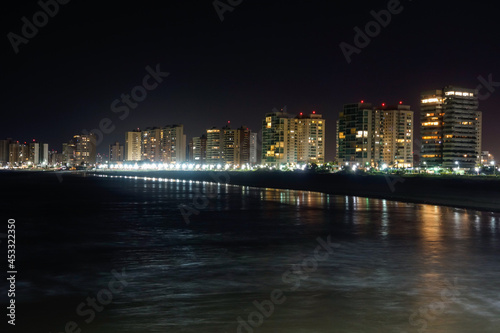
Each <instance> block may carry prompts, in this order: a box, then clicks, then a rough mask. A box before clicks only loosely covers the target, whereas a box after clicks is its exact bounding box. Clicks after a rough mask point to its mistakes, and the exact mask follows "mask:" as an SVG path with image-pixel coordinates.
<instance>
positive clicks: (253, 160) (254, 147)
mask: <svg viewBox="0 0 500 333" xmlns="http://www.w3.org/2000/svg"><path fill="white" fill-rule="evenodd" d="M257 157H258V133H250V164H252V165H254V164H257V163H259V162H260V161H259V160H257Z"/></svg>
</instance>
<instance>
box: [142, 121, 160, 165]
mask: <svg viewBox="0 0 500 333" xmlns="http://www.w3.org/2000/svg"><path fill="white" fill-rule="evenodd" d="M161 133H162V130H161V128H158V127H148V128H146V129H145V130H143V131H142V132H141V151H142V160H144V161H149V162H161V161H162V153H161V136H162V134H161Z"/></svg>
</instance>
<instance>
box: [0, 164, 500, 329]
mask: <svg viewBox="0 0 500 333" xmlns="http://www.w3.org/2000/svg"><path fill="white" fill-rule="evenodd" d="M61 175H62V176H61ZM0 181H1V184H2V192H1V194H0V196H1V200H0V205H1V208H2V209H1V211H2V218H3V220H4V222H2V226H1V227H0V232H2V233H5V232H6V229H7V227H6V226H7V219H9V218H14V219H15V220H16V251H17V254H16V263H17V268H18V275H17V281H16V304H17V308H16V330H17V331H19V332H58V333H59V332H96V333H101V332H102V333H104V332H106V333H107V332H134V333H135V332H210V333H211V332H214V333H215V332H245V333H247V332H250V333H251V332H262V333H268V332H269V333H270V332H287V333H309V332H311V333H313V332H318V333H323V332H346V333H347V332H360V333H361V332H394V333H404V332H407V333H410V332H440V333H444V332H500V283H498V279H499V276H500V242H499V240H500V239H499V236H500V235H499V227H500V214H498V213H490V212H479V211H474V210H464V209H455V208H449V207H439V206H433V205H420V204H407V203H401V202H393V201H388V200H381V199H367V198H360V197H346V196H334V195H326V194H321V193H314V192H306V191H290V190H276V189H263V188H252V187H244V186H231V185H224V184H214V183H203V182H189V181H176V180H166V179H165V180H164V179H151V178H149V179H142V178H137V179H135V178H120V177H103V176H95V175H91V174H87V175H71V174H70V173H61V174H60V175H59V176H56V175H55V174H54V173H41V174H32V173H15V174H12V173H1V174H0ZM188 215H189V216H188ZM4 245H5V242H3V243H2V244H1V246H3V247H5V246H4ZM3 252H5V253H6V251H3ZM5 261H6V258H5V260H4V262H5ZM2 267H4V266H2ZM93 299H94V300H95V301H94V302H93V301H92V300H93ZM0 300H1V301H2V304H6V301H7V298H6V293H5V292H2V295H1V296H0ZM3 308H5V307H3ZM2 317H3V318H4V321H5V322H6V321H7V320H6V319H5V318H6V316H5V315H2ZM2 324H3V323H2Z"/></svg>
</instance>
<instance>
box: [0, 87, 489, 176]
mask: <svg viewBox="0 0 500 333" xmlns="http://www.w3.org/2000/svg"><path fill="white" fill-rule="evenodd" d="M420 109H421V114H420V134H421V135H420V137H419V138H415V132H414V129H415V119H414V112H413V111H412V109H411V107H410V106H409V105H404V104H403V102H399V104H394V105H390V104H387V105H386V104H385V103H382V105H379V106H375V105H373V104H371V103H367V102H365V101H360V102H358V103H349V104H345V105H344V106H343V109H342V111H341V112H340V113H339V117H338V120H337V122H336V133H337V135H336V148H337V155H336V162H337V165H338V166H339V167H340V168H345V167H351V168H377V169H387V168H392V169H411V168H418V167H422V168H444V169H454V168H459V169H465V170H466V169H469V170H470V169H474V168H476V167H477V166H479V165H494V164H495V160H494V156H493V155H492V154H490V153H489V152H487V151H482V150H481V149H482V142H481V136H482V113H481V112H480V111H478V92H477V90H474V89H465V88H458V87H453V86H447V87H445V88H443V89H438V90H432V91H425V92H423V93H422V94H421V104H420ZM261 130H262V132H261V133H260V135H259V133H256V132H253V131H251V130H250V129H249V128H248V127H246V126H241V127H239V128H231V126H230V123H229V122H228V123H227V124H226V125H225V126H224V127H221V128H217V127H213V128H209V129H207V130H206V131H205V132H204V133H202V135H200V136H198V137H193V138H191V139H190V140H187V138H186V134H185V133H184V125H182V124H176V125H167V126H164V127H148V128H145V129H142V130H141V129H134V130H131V131H128V132H126V133H125V143H124V144H122V143H120V142H115V143H113V144H111V145H109V151H108V155H104V156H103V155H102V154H97V151H96V137H95V135H94V134H88V135H75V136H73V138H72V139H71V140H69V141H68V142H66V143H63V144H62V147H61V148H62V149H61V151H60V152H57V151H55V150H49V147H48V144H46V143H39V142H37V141H35V140H33V142H29V143H27V142H24V143H23V142H19V141H14V140H12V139H6V140H0V165H1V166H2V167H50V166H66V167H76V168H78V167H92V166H95V165H96V164H97V165H112V164H114V165H123V164H125V165H131V164H134V165H136V166H137V165H138V164H143V163H151V164H155V165H160V164H161V165H163V166H165V165H169V166H174V165H181V164H186V163H188V164H189V165H191V166H192V165H197V166H212V167H213V166H219V168H220V167H221V166H223V167H225V168H228V167H232V168H243V167H245V166H246V167H248V166H255V165H263V166H268V167H275V168H283V167H294V166H304V165H308V164H309V165H310V164H316V165H323V164H325V163H326V162H327V161H326V160H325V145H326V120H325V119H323V116H322V115H321V114H319V113H317V112H316V111H312V112H311V113H307V114H306V113H303V112H301V113H299V114H298V115H291V114H289V113H287V110H286V108H285V109H281V110H276V109H275V110H273V112H271V113H267V114H266V115H265V116H264V117H263V119H262V128H261ZM414 145H417V146H420V148H421V151H420V155H416V154H414V151H413V147H414Z"/></svg>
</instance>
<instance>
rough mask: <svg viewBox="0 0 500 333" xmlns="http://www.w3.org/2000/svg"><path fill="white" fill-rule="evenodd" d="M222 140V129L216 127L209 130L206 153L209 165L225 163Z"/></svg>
mask: <svg viewBox="0 0 500 333" xmlns="http://www.w3.org/2000/svg"><path fill="white" fill-rule="evenodd" d="M222 140H223V137H222V134H221V130H220V129H218V128H215V127H213V128H211V129H207V151H206V163H207V164H220V163H223V159H222Z"/></svg>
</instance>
